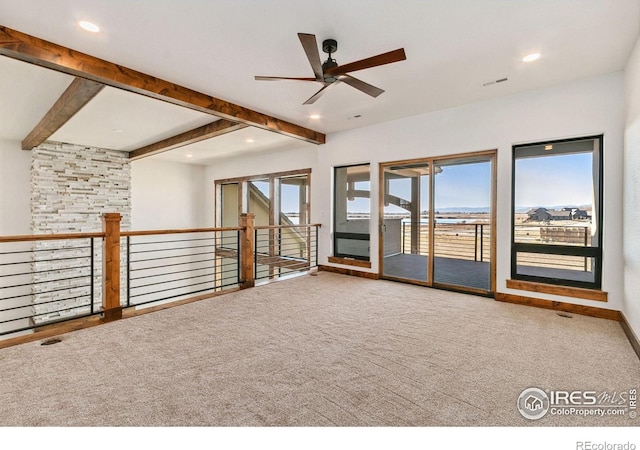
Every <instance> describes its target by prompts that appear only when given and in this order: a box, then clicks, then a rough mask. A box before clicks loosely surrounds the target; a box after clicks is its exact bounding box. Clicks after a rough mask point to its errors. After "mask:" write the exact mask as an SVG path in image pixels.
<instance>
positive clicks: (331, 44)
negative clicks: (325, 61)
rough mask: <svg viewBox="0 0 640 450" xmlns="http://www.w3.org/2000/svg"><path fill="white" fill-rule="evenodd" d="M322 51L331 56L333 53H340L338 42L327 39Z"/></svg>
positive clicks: (323, 43) (323, 42)
mask: <svg viewBox="0 0 640 450" xmlns="http://www.w3.org/2000/svg"><path fill="white" fill-rule="evenodd" d="M322 51H323V52H325V53H329V56H331V53H335V52H337V51H338V41H336V40H335V39H325V40H324V41H322Z"/></svg>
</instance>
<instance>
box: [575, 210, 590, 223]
mask: <svg viewBox="0 0 640 450" xmlns="http://www.w3.org/2000/svg"><path fill="white" fill-rule="evenodd" d="M590 217H591V216H589V213H588V212H587V211H584V210H582V209H578V208H576V209H575V210H574V211H573V220H585V219H588V218H590Z"/></svg>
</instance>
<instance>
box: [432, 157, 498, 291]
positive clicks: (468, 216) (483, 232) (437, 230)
mask: <svg viewBox="0 0 640 450" xmlns="http://www.w3.org/2000/svg"><path fill="white" fill-rule="evenodd" d="M434 169H435V170H434V173H435V179H434V188H433V189H434V223H433V226H434V229H433V236H434V238H433V239H434V248H433V283H434V284H444V285H450V286H460V287H466V288H471V289H480V290H483V291H490V290H491V255H492V252H491V242H492V235H491V234H492V226H491V223H492V160H491V159H490V158H488V157H469V158H460V159H448V160H440V161H435V162H434Z"/></svg>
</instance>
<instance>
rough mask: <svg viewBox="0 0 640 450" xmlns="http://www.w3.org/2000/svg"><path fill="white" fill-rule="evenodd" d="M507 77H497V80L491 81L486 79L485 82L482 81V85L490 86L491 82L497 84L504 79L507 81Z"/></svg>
mask: <svg viewBox="0 0 640 450" xmlns="http://www.w3.org/2000/svg"><path fill="white" fill-rule="evenodd" d="M508 80H509V78H507V77H504V78H498V79H497V80H493V81H487V82H486V83H482V85H483V86H491V85H492V84H498V83H504V82H505V81H508Z"/></svg>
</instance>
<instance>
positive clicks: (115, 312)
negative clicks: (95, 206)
mask: <svg viewBox="0 0 640 450" xmlns="http://www.w3.org/2000/svg"><path fill="white" fill-rule="evenodd" d="M121 219H122V216H121V215H120V214H119V213H105V214H103V215H102V231H103V232H104V234H105V236H104V242H103V246H102V308H103V310H104V319H103V320H104V321H105V322H111V321H112V320H118V319H122V307H121V306H120V220H121Z"/></svg>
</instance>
